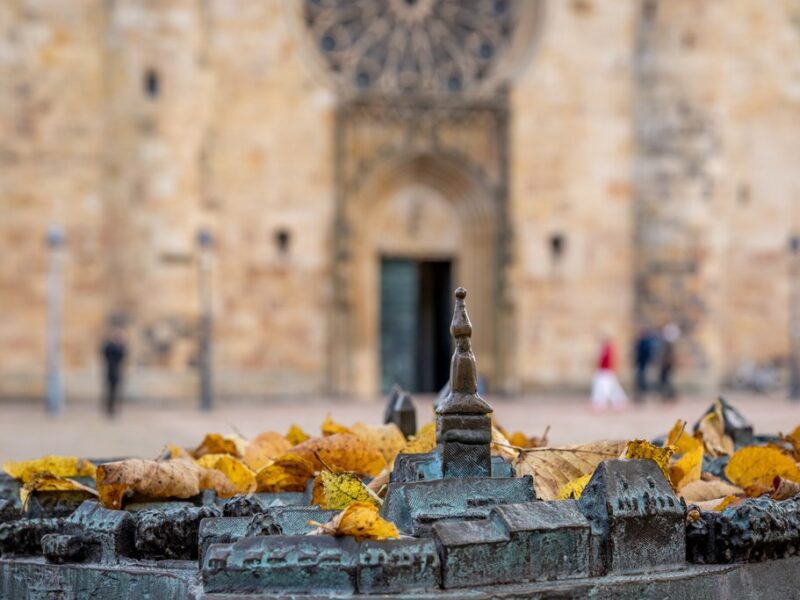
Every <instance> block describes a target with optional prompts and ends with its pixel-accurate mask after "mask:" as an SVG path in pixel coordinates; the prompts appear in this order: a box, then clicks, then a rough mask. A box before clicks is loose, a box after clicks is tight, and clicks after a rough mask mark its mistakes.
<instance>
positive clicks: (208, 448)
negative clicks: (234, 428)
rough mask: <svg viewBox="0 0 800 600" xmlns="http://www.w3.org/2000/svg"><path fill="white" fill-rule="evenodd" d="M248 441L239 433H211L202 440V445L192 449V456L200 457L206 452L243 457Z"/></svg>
mask: <svg viewBox="0 0 800 600" xmlns="http://www.w3.org/2000/svg"><path fill="white" fill-rule="evenodd" d="M246 446H247V441H246V440H244V439H243V438H241V437H240V436H238V435H235V434H231V435H222V434H221V433H209V434H206V437H204V438H203V441H202V442H200V445H199V446H198V447H197V448H195V449H194V450H193V451H192V456H194V457H195V458H200V457H202V456H205V455H206V454H230V455H231V456H235V457H237V458H241V457H242V455H243V454H244V450H245V447H246Z"/></svg>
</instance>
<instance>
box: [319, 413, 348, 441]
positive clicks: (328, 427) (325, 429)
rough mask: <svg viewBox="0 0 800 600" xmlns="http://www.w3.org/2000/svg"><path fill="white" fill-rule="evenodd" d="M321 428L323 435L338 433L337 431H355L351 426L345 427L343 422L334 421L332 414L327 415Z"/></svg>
mask: <svg viewBox="0 0 800 600" xmlns="http://www.w3.org/2000/svg"><path fill="white" fill-rule="evenodd" d="M320 429H321V430H322V435H323V437H327V436H329V435H336V434H337V433H353V432H352V431H351V430H350V428H349V427H345V426H344V425H342V424H341V423H337V422H336V421H334V420H333V419H332V418H331V415H330V414H328V415H327V416H326V417H325V420H324V421H323V422H322V426H321V427H320Z"/></svg>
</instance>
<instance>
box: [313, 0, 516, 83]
mask: <svg viewBox="0 0 800 600" xmlns="http://www.w3.org/2000/svg"><path fill="white" fill-rule="evenodd" d="M524 1H527V0H524ZM522 9H523V7H522V2H520V0H305V1H304V19H305V22H306V25H307V27H308V28H309V30H310V32H311V35H312V37H313V39H314V42H315V45H316V46H317V48H318V50H319V51H320V53H321V54H322V56H323V57H324V60H325V62H326V65H327V67H328V68H329V69H330V71H331V72H332V73H333V74H334V75H335V77H336V80H337V82H338V83H339V85H340V86H341V87H343V88H345V89H346V90H348V91H350V92H356V93H364V92H375V93H381V94H396V93H421V94H438V93H445V94H457V93H459V92H466V91H477V90H480V89H482V88H485V87H487V86H491V85H492V84H493V83H494V82H496V81H497V80H498V77H499V76H500V75H501V73H500V68H499V67H500V65H501V63H502V61H503V58H504V55H505V54H507V52H508V50H509V48H510V46H511V43H512V38H513V36H514V33H515V30H516V28H517V24H518V23H519V20H520V19H519V16H520V15H519V14H518V13H521V12H522Z"/></svg>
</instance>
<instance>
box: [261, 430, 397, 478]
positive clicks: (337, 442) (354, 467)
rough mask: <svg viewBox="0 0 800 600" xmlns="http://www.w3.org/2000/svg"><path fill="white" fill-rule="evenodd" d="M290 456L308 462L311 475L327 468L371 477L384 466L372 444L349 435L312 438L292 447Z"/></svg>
mask: <svg viewBox="0 0 800 600" xmlns="http://www.w3.org/2000/svg"><path fill="white" fill-rule="evenodd" d="M289 453H291V454H296V455H297V456H300V457H302V458H304V459H305V460H307V461H308V462H309V463H311V465H312V466H313V471H314V472H316V471H321V470H322V469H323V468H327V469H330V470H332V471H336V472H339V471H352V472H353V473H358V474H359V475H369V476H370V477H373V476H375V475H377V474H378V473H380V472H381V471H382V470H383V468H384V467H385V466H386V461H385V460H384V458H383V455H382V454H381V453H380V452H379V451H378V450H377V449H376V448H374V447H373V446H372V444H370V443H368V442H366V441H365V440H364V439H363V438H360V437H358V436H357V435H354V434H352V433H337V434H334V435H331V436H328V437H324V438H312V439H310V440H307V441H305V442H303V443H302V444H300V445H299V446H295V447H294V448H292V449H291V450H290V451H289ZM279 458H280V457H279ZM276 461H277V459H276Z"/></svg>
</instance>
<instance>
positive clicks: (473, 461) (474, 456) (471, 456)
mask: <svg viewBox="0 0 800 600" xmlns="http://www.w3.org/2000/svg"><path fill="white" fill-rule="evenodd" d="M491 460H492V455H491V446H490V445H489V444H465V443H462V442H447V443H445V444H442V477H446V478H461V477H491V475H492V463H491Z"/></svg>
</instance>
